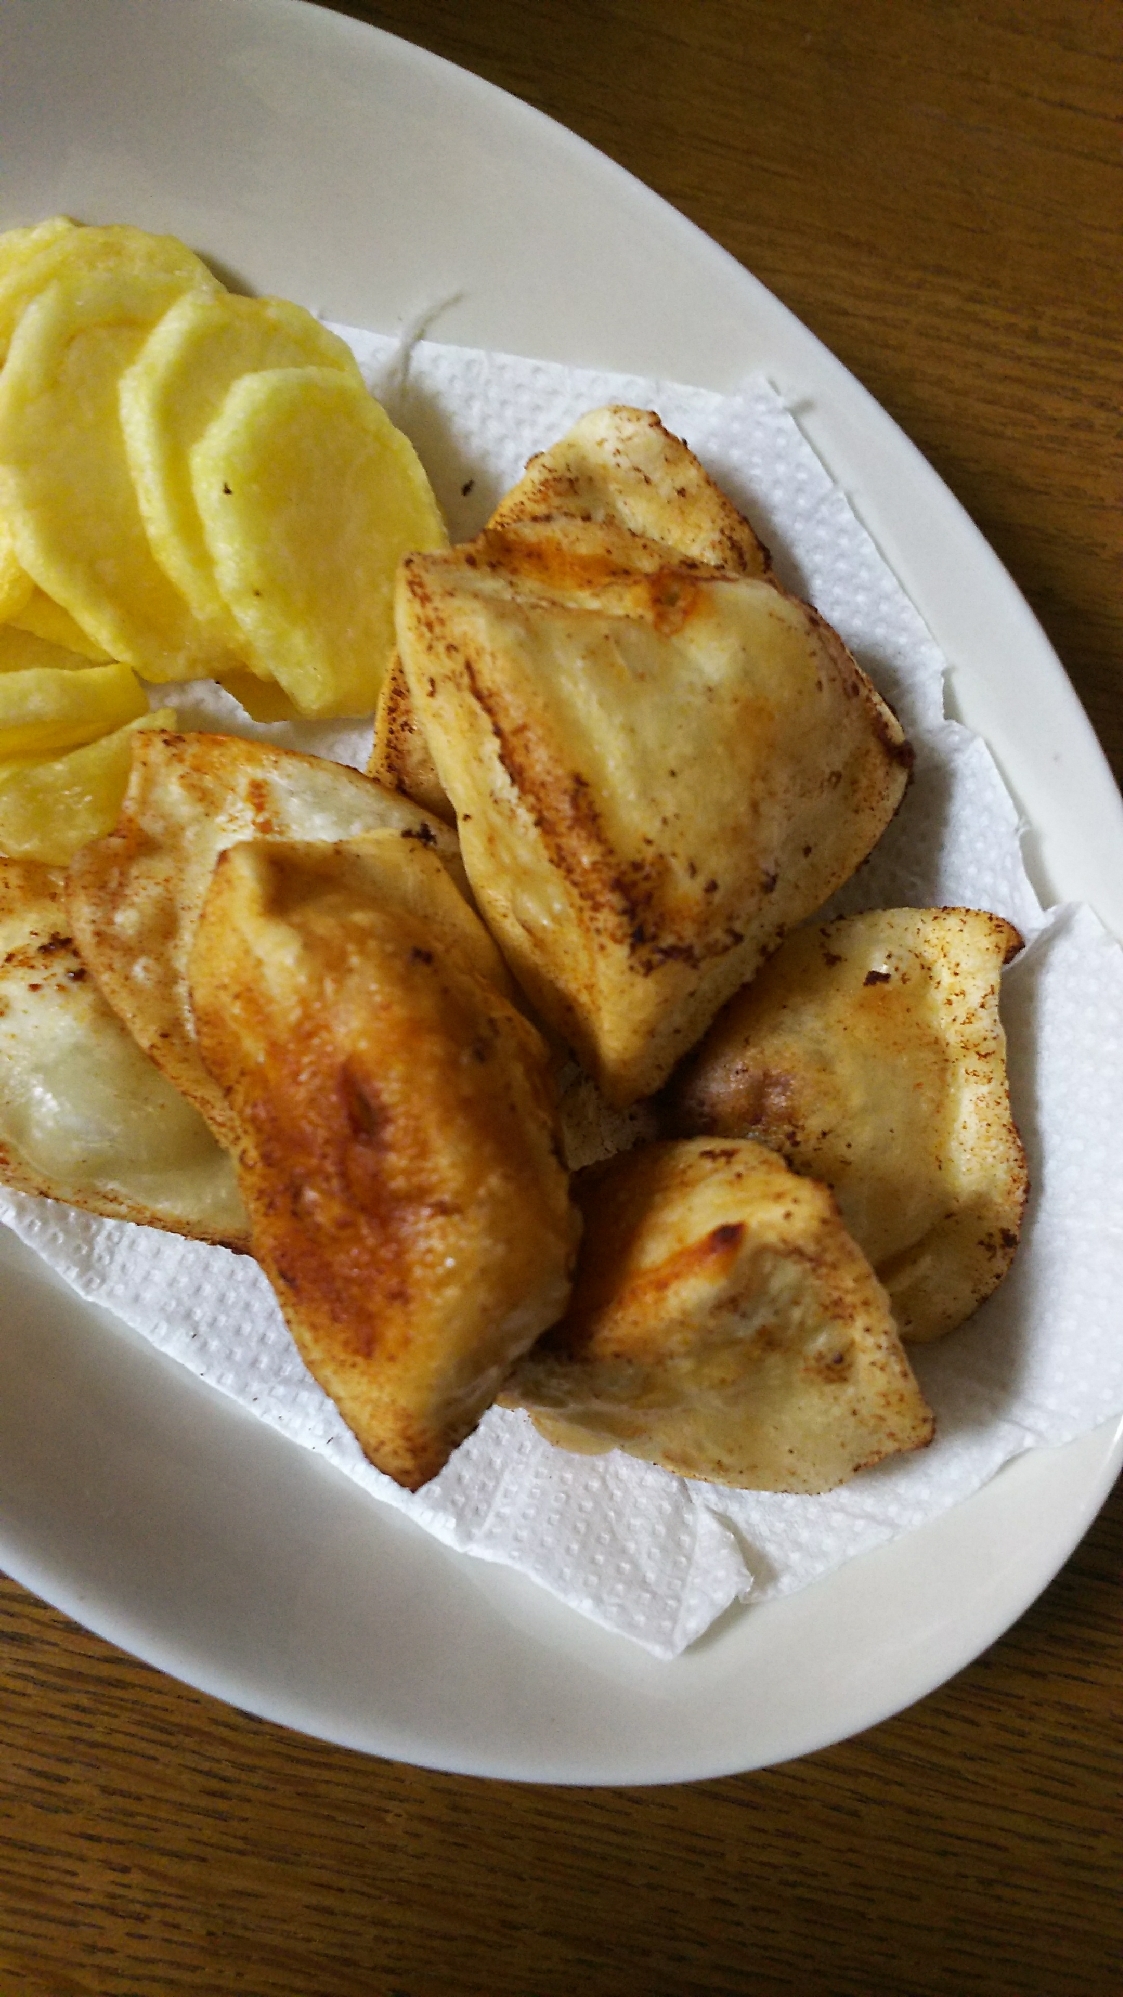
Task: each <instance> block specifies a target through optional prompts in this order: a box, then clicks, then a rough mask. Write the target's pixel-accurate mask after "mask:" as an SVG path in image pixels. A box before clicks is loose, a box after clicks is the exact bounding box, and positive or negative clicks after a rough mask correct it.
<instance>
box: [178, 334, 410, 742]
mask: <svg viewBox="0 0 1123 1997" xmlns="http://www.w3.org/2000/svg"><path fill="white" fill-rule="evenodd" d="M191 477H192V484H193V487H194V492H195V500H196V503H197V505H198V509H199V515H200V518H201V519H202V522H203V528H204V531H205V534H206V539H207V546H208V548H209V550H210V553H211V557H212V560H213V562H214V571H215V576H216V579H217V582H218V586H219V589H220V590H221V592H222V595H223V597H224V598H225V600H226V603H227V604H228V606H229V608H230V610H231V611H232V613H233V615H234V617H235V619H236V620H237V623H238V626H239V629H240V630H241V632H242V636H243V639H244V641H245V646H246V656H247V657H248V659H249V660H250V662H251V664H252V665H253V667H254V670H255V671H257V672H259V673H261V674H262V676H263V677H265V678H270V679H275V680H277V681H278V682H279V684H280V685H281V686H282V687H283V688H284V690H285V692H286V693H287V694H288V695H289V697H290V699H292V700H293V701H294V702H295V704H296V706H297V707H298V708H299V709H300V711H301V713H302V714H309V715H343V714H368V713H370V712H371V710H372V709H373V708H374V705H375V702H376V701H377V698H378V692H379V688H380V686H381V684H382V678H383V675H384V673H385V670H386V664H387V660H388V658H389V656H390V652H391V650H392V648H393V643H394V626H393V596H394V572H395V569H396V568H397V564H398V561H399V558H400V557H401V556H402V555H403V554H405V553H406V551H407V550H409V549H411V548H426V549H428V548H440V547H444V546H445V545H446V542H447V535H446V532H445V528H444V525H443V522H442V520H441V517H440V513H439V511H438V508H437V502H436V500H435V499H434V497H433V492H432V489H431V487H430V485H429V481H428V479H427V478H426V476H425V472H424V470H423V468H422V465H421V461H420V459H419V458H418V456H417V453H416V451H415V450H414V448H413V445H412V444H411V443H410V442H409V439H408V438H407V437H404V436H403V435H402V433H401V431H400V430H396V429H395V428H394V426H393V424H392V423H391V421H390V419H389V417H388V416H387V415H386V413H385V411H384V410H383V409H381V408H380V407H379V405H378V403H377V402H375V401H374V400H373V398H372V397H371V396H370V395H368V394H367V392H366V390H365V388H363V387H362V386H361V385H360V384H359V383H358V382H356V381H355V380H353V379H352V378H351V376H350V375H346V374H343V373H341V372H339V371H338V370H337V369H331V368H272V369H267V370H263V371H262V372H260V373H257V374H248V375H243V376H242V378H241V379H240V380H239V381H237V382H235V384H234V386H233V388H232V389H231V390H230V393H229V395H228V396H227V398H226V401H225V403H224V404H223V407H222V410H221V411H220V413H219V415H218V416H216V417H215V419H214V422H213V423H212V424H211V426H210V428H209V429H208V430H207V432H206V434H205V436H204V437H203V438H202V439H201V440H200V441H199V443H197V444H196V445H195V448H194V450H193V451H192V453H191Z"/></svg>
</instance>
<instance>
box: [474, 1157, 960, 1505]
mask: <svg viewBox="0 0 1123 1997" xmlns="http://www.w3.org/2000/svg"><path fill="white" fill-rule="evenodd" d="M575 1190H576V1193H577V1197H578V1201H579V1204H580V1206H581V1208H582V1211H583V1214H584V1221H585V1233H584V1238H583V1241H582V1247H581V1254H580V1257H579V1261H578V1268H577V1275H576V1278H575V1282H574V1290H573V1297H572V1300H571V1302H570V1306H569V1309H568V1311H567V1313H566V1315H565V1317H564V1319H563V1320H562V1322H561V1323H560V1324H559V1325H557V1326H556V1328H555V1329H554V1330H552V1331H550V1332H548V1333H547V1334H546V1336H545V1337H544V1338H542V1339H541V1340H540V1341H539V1343H538V1344H537V1345H536V1346H535V1347H534V1349H533V1351H532V1352H530V1353H528V1354H527V1356H526V1358H525V1359H523V1360H522V1361H521V1362H520V1363H519V1365H518V1366H517V1367H516V1368H515V1370H514V1372H513V1374H512V1376H511V1378H510V1380H509V1381H508V1383H507V1385H506V1387H505V1388H504V1391H503V1393H502V1395H501V1397H500V1398H501V1400H502V1402H503V1404H504V1405H505V1406H507V1407H522V1408H526V1409H528V1410H529V1412H530V1413H531V1415H532V1416H533V1418H534V1421H535V1423H536V1425H537V1427H538V1428H540V1429H541V1431H542V1433H543V1434H544V1435H545V1436H546V1437H547V1438H548V1439H549V1440H550V1441H551V1442H556V1443H559V1444H560V1445H561V1446H562V1447H563V1448H569V1449H577V1450H582V1451H589V1450H592V1451H597V1450H604V1449H612V1448H618V1449H624V1450H626V1451H628V1452H629V1454H631V1455H633V1456H640V1457H643V1458H645V1459H646V1460H647V1461H648V1462H652V1463H659V1464H662V1465H663V1467H664V1468H665V1469H668V1470H675V1471H678V1472H679V1473H680V1474H681V1475H682V1476H685V1477H699V1478H704V1479H706V1480H707V1481H710V1482H714V1483H719V1484H730V1485H735V1486H737V1487H739V1488H741V1489H745V1490H760V1491H805V1492H810V1491H826V1490H830V1489H832V1488H833V1487H835V1486H836V1485H838V1484H841V1483H844V1482H845V1481H846V1480H847V1479H848V1478H850V1477H852V1476H853V1475H854V1474H855V1473H856V1472H857V1471H859V1470H862V1469H866V1468H868V1467H869V1466H870V1465H872V1464H874V1463H880V1462H881V1461H882V1460H883V1459H884V1458H885V1457H887V1456H893V1455H896V1454H898V1453H899V1452H901V1451H903V1450H911V1449H918V1448H921V1447H923V1446H924V1444H926V1443H927V1442H929V1441H930V1440H931V1437H932V1432H933V1420H932V1415H931V1412H930V1410H929V1409H928V1407H927V1406H926V1404H925V1402H924V1400H923V1397H922V1395H921V1393H920V1389H919V1388H918V1386H917V1384H916V1380H915V1378H914V1376H913V1373H912V1369H911V1368H910V1366H909V1364H908V1361H907V1359H906V1358H905V1355H904V1352H903V1350H902V1348H901V1344H900V1340H899V1339H898V1337H897V1333H896V1331H895V1329H894V1326H893V1320H892V1317H891V1315H890V1312H889V1306H888V1301H887V1299H886V1296H885V1293H884V1291H883V1290H882V1288H881V1286H880V1284H879V1283H878V1282H877V1279H876V1277H875V1276H874V1274H873V1271H872V1270H871V1268H870V1266H869V1264H868V1262H867V1261H866V1260H865V1257H864V1256H863V1255H862V1254H861V1252H860V1250H859V1249H858V1248H856V1247H855V1245H854V1243H853V1241H852V1240H851V1239H850V1236H849V1235H848V1234H847V1232H846V1230H845V1228H844V1227H843V1225H842V1222H841V1220H840V1219H839V1216H838V1209H837V1207H836V1206H835V1203H834V1200H833V1198H832V1197H831V1194H830V1193H829V1192H828V1191H827V1189H826V1187H825V1186H821V1185H817V1184H815V1183H814V1182H813V1181H811V1180H809V1179H800V1178H797V1177H796V1175H795V1174H794V1173H793V1172H791V1171H789V1170H788V1168H787V1166H786V1165H785V1164H784V1163H783V1161H782V1160H781V1159H779V1158H777V1157H776V1156H775V1154H774V1153H773V1152H771V1151H768V1150H766V1149H765V1148H764V1147H763V1146H762V1145H759V1144H753V1143H745V1142H740V1143H738V1142H733V1143H714V1142H707V1141H705V1140H702V1141H699V1142H696V1143H680V1144H652V1145H645V1146H641V1147H640V1148H639V1149H637V1150H635V1151H630V1152H628V1153H626V1154H625V1155H624V1156H623V1157H619V1158H616V1159H613V1160H612V1162H611V1163H610V1164H608V1165H607V1166H604V1167H597V1166H594V1167H592V1168H591V1169H590V1171H589V1172H588V1173H584V1174H582V1175H581V1176H580V1178H579V1179H578V1180H577V1182H576V1187H575Z"/></svg>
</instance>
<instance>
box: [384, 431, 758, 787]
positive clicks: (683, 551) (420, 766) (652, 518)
mask: <svg viewBox="0 0 1123 1997" xmlns="http://www.w3.org/2000/svg"><path fill="white" fill-rule="evenodd" d="M544 517H552V518H554V519H559V518H564V517H572V518H573V519H575V520H578V521H590V520H592V521H598V522H601V523H602V524H607V525H608V526H614V527H623V528H625V529H627V530H629V531H630V532H631V533H634V534H639V535H641V536H643V537H645V538H646V539H648V540H651V541H658V542H660V543H661V545H662V546H664V547H667V548H671V549H673V551H674V552H675V553H676V554H679V555H687V556H689V557H691V558H692V559H693V560H695V561H700V562H706V563H707V564H709V565H710V566H712V567H714V568H720V569H722V570H724V571H727V572H728V573H729V574H731V575H750V576H765V575H768V574H769V573H770V570H771V561H770V557H769V554H768V550H767V549H766V548H765V547H764V546H763V545H762V543H761V542H760V541H759V540H758V539H757V536H756V535H755V533H754V532H753V529H752V528H751V527H750V525H749V523H748V521H747V520H746V519H745V518H744V517H743V515H741V514H740V513H738V511H737V509H736V507H735V506H734V505H733V504H732V502H731V501H730V500H728V499H727V498H726V496H725V494H724V493H723V492H722V491H721V490H720V488H719V487H718V486H716V485H715V484H714V481H713V479H712V478H710V476H709V474H708V472H706V471H705V470H704V468H703V466H702V465H701V464H700V463H699V462H698V459H697V458H696V457H695V456H694V453H693V451H690V450H688V449H687V446H686V445H685V444H684V443H682V442H681V441H680V439H679V438H678V437H673V436H672V435H671V434H670V432H669V431H668V430H665V429H664V428H663V425H662V424H661V423H660V421H659V418H658V417H657V416H656V414H655V412H654V410H652V409H629V408H626V407H623V406H621V405H610V406H609V407H608V408H605V409H593V410H590V412H589V413H588V415H586V416H582V417H581V419H580V421H579V422H577V423H575V424H574V427H573V429H572V430H570V431H569V432H568V433H567V435H566V436H564V437H563V438H562V439H561V441H560V443H557V444H554V445H553V446H552V447H551V448H550V449H549V450H548V451H540V452H539V454H538V455H537V457H533V458H531V460H530V463H529V464H528V465H527V468H526V472H525V474H524V476H523V477H522V478H521V479H520V480H519V482H518V484H517V485H515V486H513V487H512V489H511V491H510V492H509V493H507V495H506V497H505V498H504V499H502V500H500V502H499V505H498V506H497V507H496V509H495V512H494V513H493V514H492V516H491V519H490V521H489V522H488V525H489V527H509V526H513V525H515V524H516V523H517V522H519V521H524V520H540V519H542V518H544ZM368 768H369V771H370V774H371V776H372V777H374V778H375V779H376V781H377V782H379V783H384V784H385V785H386V786H387V788H388V789H389V790H399V791H401V792H403V794H404V795H405V796H406V797H412V798H413V799H414V801H415V802H416V803H417V804H420V805H424V807H425V809H426V811H432V812H435V813H436V815H437V817H438V818H448V819H450V820H451V818H452V816H453V812H452V807H451V805H450V804H449V802H448V799H447V798H446V797H445V795H444V792H443V790H442V789H441V784H440V779H439V777H438V776H437V772H436V766H435V765H434V763H433V759H432V756H431V755H430V753H429V750H428V747H427V745H426V742H425V736H424V732H423V726H422V718H421V717H420V716H419V715H418V714H417V712H416V711H415V709H414V707H413V702H412V699H411V696H410V692H409V684H408V682H407V680H406V678H405V675H404V673H403V672H402V669H401V662H400V660H398V659H396V658H395V660H394V661H393V662H392V664H391V667H390V670H389V672H388V674H387V677H386V681H385V684H384V686H383V690H382V696H381V698H380V700H379V704H378V714H377V717H376V721H375V739H374V748H373V752H372V755H371V761H370V763H369V765H368Z"/></svg>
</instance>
